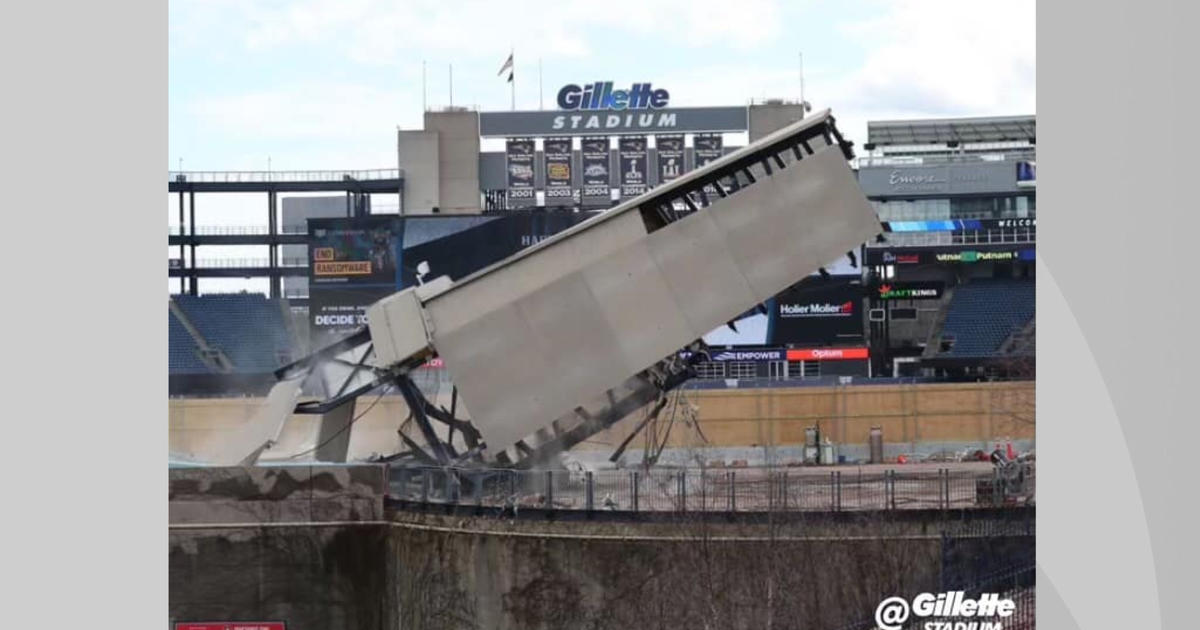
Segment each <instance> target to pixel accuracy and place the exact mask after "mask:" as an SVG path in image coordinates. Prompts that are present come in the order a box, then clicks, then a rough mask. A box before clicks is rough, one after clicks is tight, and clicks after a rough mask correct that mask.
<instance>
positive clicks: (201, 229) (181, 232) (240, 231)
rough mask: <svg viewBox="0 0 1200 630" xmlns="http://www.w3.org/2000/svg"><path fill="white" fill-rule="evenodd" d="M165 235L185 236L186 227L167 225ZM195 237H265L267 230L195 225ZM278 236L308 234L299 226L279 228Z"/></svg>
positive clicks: (244, 226) (246, 226)
mask: <svg viewBox="0 0 1200 630" xmlns="http://www.w3.org/2000/svg"><path fill="white" fill-rule="evenodd" d="M167 233H168V234H169V235H171V236H185V235H187V234H188V229H187V226H186V225H184V226H180V225H169V226H167ZM194 233H195V235H196V236H260V235H261V236H266V235H267V234H269V230H268V228H267V226H265V225H197V226H196V229H195V232H194ZM277 233H278V234H308V227H306V226H303V225H300V226H293V225H284V226H280V228H279V230H278V231H277Z"/></svg>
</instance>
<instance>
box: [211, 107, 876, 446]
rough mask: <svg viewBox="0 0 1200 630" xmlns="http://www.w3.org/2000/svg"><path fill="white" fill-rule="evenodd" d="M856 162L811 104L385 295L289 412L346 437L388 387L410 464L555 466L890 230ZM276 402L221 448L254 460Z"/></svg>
mask: <svg viewBox="0 0 1200 630" xmlns="http://www.w3.org/2000/svg"><path fill="white" fill-rule="evenodd" d="M852 157H853V153H852V151H851V148H850V145H849V143H847V142H846V141H844V140H843V139H842V137H841V135H840V133H839V132H838V130H837V128H836V126H835V125H834V120H833V118H832V116H830V113H829V111H828V110H824V111H820V112H816V113H815V114H813V115H811V116H810V117H808V118H805V119H804V120H802V121H799V122H796V123H794V124H791V125H789V126H787V127H785V128H783V129H781V130H779V131H777V132H775V133H772V134H770V135H768V136H767V137H765V138H762V139H760V140H758V141H755V142H753V143H751V144H749V145H748V146H746V147H743V148H741V149H739V150H737V151H734V152H732V153H730V154H728V155H726V156H724V157H722V158H720V159H718V160H716V161H714V162H711V163H709V164H707V165H706V166H704V167H701V168H699V169H696V170H694V171H692V172H691V173H688V174H687V175H684V176H683V177H680V178H678V179H676V180H674V181H672V182H670V183H667V184H664V185H662V186H659V187H657V188H655V189H653V190H651V191H649V192H647V193H645V194H643V195H641V196H639V197H636V198H634V199H631V200H629V201H627V202H625V203H622V204H620V205H618V206H616V207H614V208H612V209H611V210H608V211H607V212H604V213H602V214H600V215H598V216H596V217H594V218H592V219H589V220H587V221H584V222H582V223H580V224H578V225H575V226H574V227H572V228H570V229H567V230H565V231H563V232H560V233H558V234H556V235H555V236H553V237H551V238H548V239H546V240H544V241H542V242H540V243H537V244H536V245H533V246H531V247H528V248H526V249H524V250H522V251H520V252H518V253H516V254H514V255H512V256H510V257H508V258H507V259H505V260H502V261H500V262H498V263H496V264H494V265H491V266H489V267H486V268H484V269H482V270H480V271H478V272H476V273H473V274H471V275H469V276H467V277H465V278H461V279H457V280H451V279H450V278H448V277H445V276H442V277H438V278H435V279H433V280H431V281H428V282H425V283H424V284H422V285H419V286H415V287H410V288H407V289H404V290H402V291H399V292H397V293H395V294H392V295H391V296H389V297H387V298H384V299H383V300H380V301H379V302H377V303H375V304H374V305H372V306H371V307H370V308H369V309H368V311H367V320H368V322H369V324H368V326H367V327H366V328H363V329H361V330H360V331H358V332H357V333H355V334H353V335H351V336H349V337H347V338H345V339H343V340H341V341H339V342H337V343H335V344H333V345H331V346H329V347H327V348H324V349H322V350H320V351H318V352H316V353H315V354H313V355H312V356H309V357H307V358H305V359H302V360H300V361H297V362H295V363H293V364H291V365H288V366H286V367H284V368H282V369H280V370H279V371H278V372H277V373H276V375H277V376H278V377H279V379H280V381H281V383H280V384H279V385H277V386H276V387H277V388H282V389H281V391H280V392H279V393H276V392H273V393H272V396H273V397H274V400H276V401H279V400H287V399H288V397H294V396H296V395H297V392H298V391H299V385H298V383H300V382H304V381H308V382H310V383H312V382H318V383H320V384H321V385H322V388H323V391H324V392H325V396H324V398H323V399H322V400H319V401H314V402H305V403H300V404H297V405H296V406H295V407H294V409H288V410H287V411H288V412H289V413H290V412H292V411H294V412H295V413H317V414H322V415H323V417H324V419H325V421H324V422H323V425H325V424H329V426H330V427H331V428H332V430H329V431H325V430H323V434H328V435H336V434H339V433H342V432H345V433H348V431H349V426H350V424H351V423H352V422H353V420H354V415H353V413H350V412H348V411H346V409H347V407H346V406H347V405H350V407H349V409H353V404H354V400H355V399H357V398H358V397H360V396H362V395H364V394H368V393H370V392H373V391H376V390H379V389H380V388H383V387H394V388H395V389H396V390H397V391H398V392H399V393H400V395H402V396H403V397H404V399H405V401H406V402H407V404H408V407H409V410H410V412H411V414H412V423H413V424H415V425H416V427H417V428H418V429H419V435H415V436H410V435H408V434H407V433H404V432H402V433H401V437H402V439H403V440H404V442H405V445H406V447H407V450H406V451H404V452H403V453H401V454H399V455H398V456H397V457H398V458H399V459H405V460H412V461H416V462H422V463H425V464H434V465H451V464H453V465H463V464H465V463H468V462H472V461H478V462H487V463H489V464H491V465H496V464H499V465H508V466H514V467H532V466H537V465H539V464H542V463H546V462H548V461H550V460H551V459H552V458H554V457H556V456H557V455H558V454H559V453H561V452H563V451H565V450H567V449H570V448H571V447H572V446H574V445H576V444H578V443H579V442H581V441H582V440H584V439H586V438H588V437H589V436H591V435H594V434H595V433H596V432H598V431H601V430H603V429H605V428H607V427H609V426H611V425H612V424H613V423H614V422H616V421H618V420H620V419H621V418H623V417H625V416H627V415H629V414H630V413H633V412H634V411H636V410H638V409H641V408H643V407H645V406H646V405H648V404H651V403H655V402H656V401H664V400H665V398H664V397H665V394H666V392H668V391H670V390H672V389H674V388H676V387H678V386H679V385H680V384H682V383H683V382H685V381H686V380H687V379H688V378H690V377H691V376H692V375H693V369H692V366H693V365H694V364H695V363H696V362H699V361H702V360H705V359H706V358H707V351H706V347H705V345H704V343H703V341H702V338H703V336H704V335H705V334H706V333H708V332H709V331H711V330H713V329H714V328H716V327H719V326H722V325H725V324H726V323H727V322H730V321H732V320H733V319H735V318H736V317H737V316H738V315H739V314H741V313H744V312H746V311H747V310H750V309H753V308H755V307H756V306H757V305H759V304H762V303H763V302H764V301H766V300H768V299H769V298H771V297H772V296H774V295H775V294H777V293H779V292H780V291H782V290H784V289H786V288H787V287H789V286H791V285H792V284H794V283H795V282H796V281H797V280H798V279H800V278H803V277H804V276H806V275H808V274H810V273H812V272H814V271H815V270H817V269H819V268H821V266H822V265H824V264H827V263H828V262H830V261H832V260H835V259H837V258H838V257H841V256H843V255H845V254H846V252H847V251H848V250H853V249H855V248H857V247H858V246H859V245H860V244H862V243H864V242H866V241H868V240H869V239H872V238H874V237H875V236H876V235H878V234H879V233H881V231H882V226H881V225H880V223H879V220H878V217H877V216H876V214H875V212H874V210H873V209H872V207H871V205H870V203H868V201H867V199H866V198H865V197H864V195H863V193H862V191H861V190H860V189H859V187H858V183H857V181H856V180H855V177H854V174H853V172H852V171H851V169H850V167H849V165H848V163H847V160H849V159H850V158H852ZM435 271H436V270H435ZM433 357H440V358H441V359H442V360H443V361H444V365H445V367H446V369H447V370H448V371H449V373H450V374H451V376H452V379H453V382H454V385H455V388H456V389H455V395H454V397H453V398H452V402H451V408H450V409H446V408H445V407H442V406H436V405H434V404H432V403H431V402H430V401H429V400H427V399H426V398H425V396H424V395H422V393H421V391H420V390H419V389H418V388H417V387H416V386H415V385H414V383H413V380H412V378H411V374H412V372H413V370H414V369H416V368H418V367H419V366H421V365H422V364H423V363H425V362H426V361H427V360H429V359H431V358H433ZM293 399H294V398H293ZM463 407H465V411H467V412H469V418H470V419H469V420H467V419H465V415H464V414H463V412H464V409H463ZM659 408H660V409H661V405H660V406H659ZM280 409H281V405H280V404H275V405H274V406H272V407H269V408H268V407H264V410H263V413H261V414H260V416H259V417H258V418H256V419H255V420H254V421H253V422H252V423H251V424H253V425H255V426H259V427H260V428H258V429H248V430H247V431H246V433H245V435H244V436H243V438H238V440H243V439H244V440H245V441H240V442H238V443H236V444H234V443H232V442H231V443H230V444H229V448H228V449H226V450H224V451H222V452H221V453H218V454H216V456H215V459H217V460H221V461H224V462H229V463H235V462H244V461H246V460H247V458H250V459H251V460H252V459H253V458H254V457H256V456H257V453H259V452H261V451H262V449H263V448H265V447H269V446H270V443H271V440H272V438H271V436H272V435H276V436H277V435H278V432H279V428H281V427H282V426H283V423H284V422H285V421H286V419H287V417H288V413H282V414H281V412H280ZM339 427H340V428H339ZM264 438H266V442H263V441H261V440H263V439H264ZM238 440H234V442H237V441H238Z"/></svg>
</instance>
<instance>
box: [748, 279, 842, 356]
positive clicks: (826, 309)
mask: <svg viewBox="0 0 1200 630" xmlns="http://www.w3.org/2000/svg"><path fill="white" fill-rule="evenodd" d="M862 290H863V287H862V284H861V282H859V281H858V280H857V279H837V278H834V279H829V280H824V279H821V278H812V279H805V280H804V281H802V282H800V283H799V284H797V285H796V286H795V287H793V288H791V289H789V290H787V291H784V292H783V293H780V294H779V295H777V296H775V300H774V301H775V304H774V308H773V309H772V310H771V314H770V317H771V321H770V323H769V329H770V330H771V336H770V340H769V341H770V343H772V344H774V345H781V346H786V345H816V346H821V345H827V346H832V345H837V344H844V343H855V342H857V343H861V342H862V339H863V314H862V298H863V293H862Z"/></svg>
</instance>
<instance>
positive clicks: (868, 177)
mask: <svg viewBox="0 0 1200 630" xmlns="http://www.w3.org/2000/svg"><path fill="white" fill-rule="evenodd" d="M858 184H859V186H860V187H861V188H862V190H863V192H864V193H866V194H867V196H868V197H876V196H879V197H892V196H909V195H911V196H914V197H916V196H923V195H928V196H934V195H947V194H949V195H966V194H981V193H1008V192H1016V191H1018V190H1020V186H1018V182H1017V173H1016V172H1015V171H1014V169H1013V163H1012V162H976V163H966V164H945V165H921V166H917V165H912V166H864V167H863V168H860V169H859V171H858Z"/></svg>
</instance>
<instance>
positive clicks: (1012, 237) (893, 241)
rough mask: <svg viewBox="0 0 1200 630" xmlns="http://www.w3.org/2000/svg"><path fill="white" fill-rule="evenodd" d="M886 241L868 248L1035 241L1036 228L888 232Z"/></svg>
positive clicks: (870, 245)
mask: <svg viewBox="0 0 1200 630" xmlns="http://www.w3.org/2000/svg"><path fill="white" fill-rule="evenodd" d="M885 238H886V241H887V242H885V243H867V248H868V249H887V248H889V247H914V246H924V245H989V244H1004V243H1035V242H1037V229H1036V228H1006V229H1001V228H997V229H994V230H960V231H956V232H888V233H887V235H886V237H885Z"/></svg>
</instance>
